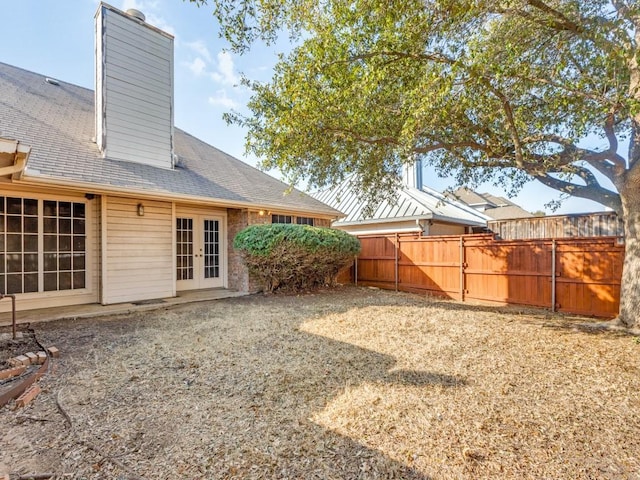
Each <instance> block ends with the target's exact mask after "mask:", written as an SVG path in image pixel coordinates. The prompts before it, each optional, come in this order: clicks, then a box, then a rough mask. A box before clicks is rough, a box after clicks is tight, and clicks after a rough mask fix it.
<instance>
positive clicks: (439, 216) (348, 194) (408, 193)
mask: <svg viewBox="0 0 640 480" xmlns="http://www.w3.org/2000/svg"><path fill="white" fill-rule="evenodd" d="M350 183H351V180H350V179H347V180H345V181H344V182H342V183H341V184H340V185H338V186H336V187H334V188H330V189H328V190H324V191H322V192H318V193H315V194H313V196H314V197H315V198H317V199H318V200H320V201H321V202H324V203H326V204H327V205H330V206H331V207H333V208H335V209H338V210H341V211H342V212H344V213H345V215H346V216H345V217H344V218H342V219H340V220H339V221H336V222H334V223H333V225H334V226H347V225H356V224H359V225H362V224H374V223H384V222H392V221H398V220H412V219H416V220H422V219H425V220H439V221H442V222H449V223H457V224H461V225H472V226H485V225H486V223H487V220H489V219H490V218H489V217H487V216H486V215H483V214H482V213H480V212H478V211H477V210H474V209H473V208H471V207H469V206H467V205H464V204H463V203H461V202H457V201H455V200H452V199H449V198H446V197H445V196H444V195H442V194H441V193H439V192H437V191H435V190H433V189H431V188H428V187H423V189H422V190H418V189H416V188H413V187H409V186H401V187H400V188H398V190H397V191H396V192H395V193H394V195H393V196H392V199H391V200H384V201H382V202H381V203H380V204H379V205H377V206H375V208H374V209H373V213H372V214H371V215H368V216H367V215H365V213H364V212H365V206H366V204H365V202H364V201H362V200H360V199H359V198H358V196H357V195H356V193H355V192H354V190H353V189H352V188H351V187H350Z"/></svg>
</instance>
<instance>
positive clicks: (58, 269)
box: [0, 197, 86, 293]
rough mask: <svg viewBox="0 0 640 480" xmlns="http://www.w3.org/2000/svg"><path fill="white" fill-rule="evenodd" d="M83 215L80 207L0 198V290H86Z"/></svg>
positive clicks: (68, 204) (78, 204) (46, 201)
mask: <svg viewBox="0 0 640 480" xmlns="http://www.w3.org/2000/svg"><path fill="white" fill-rule="evenodd" d="M85 217H86V214H85V204H84V203H75V202H58V201H51V200H44V201H43V200H37V199H33V198H18V197H0V292H1V293H30V292H43V291H56V290H74V289H78V288H85V281H86V225H85V222H86V218H85ZM39 252H43V254H42V257H39Z"/></svg>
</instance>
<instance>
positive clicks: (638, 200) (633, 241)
mask: <svg viewBox="0 0 640 480" xmlns="http://www.w3.org/2000/svg"><path fill="white" fill-rule="evenodd" d="M634 170H636V172H634V173H636V175H629V177H628V178H627V181H626V182H625V186H624V188H623V189H621V191H620V198H621V200H622V210H623V219H624V229H625V239H624V240H625V254H624V264H623V266H622V285H621V286H620V314H619V316H618V321H619V323H620V324H621V325H623V326H624V327H627V328H638V327H640V178H639V177H640V175H638V174H637V173H638V172H637V170H638V169H634ZM627 173H628V174H630V173H631V172H630V171H629V172H627Z"/></svg>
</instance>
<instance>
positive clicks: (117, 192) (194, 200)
mask: <svg viewBox="0 0 640 480" xmlns="http://www.w3.org/2000/svg"><path fill="white" fill-rule="evenodd" d="M69 181H70V182H73V184H64V183H60V180H59V179H58V178H55V177H45V176H40V175H38V176H35V175H33V174H32V175H29V176H28V177H26V178H21V179H20V181H19V182H15V185H25V186H56V187H58V188H60V189H63V190H68V191H72V192H78V193H87V192H89V193H95V194H97V195H113V196H119V197H129V198H131V197H137V198H140V199H145V200H165V201H175V202H184V203H191V204H200V205H203V204H206V205H210V206H217V207H224V208H247V209H250V210H273V211H277V212H283V213H289V212H291V213H294V214H307V215H310V216H315V217H318V218H326V219H329V220H334V219H336V218H340V217H341V216H343V214H342V213H341V212H339V211H337V210H336V211H334V212H326V211H324V212H323V211H318V210H310V209H308V208H304V207H300V208H296V209H295V210H292V209H291V207H290V206H284V205H278V204H269V203H256V202H250V201H246V200H244V201H243V200H224V199H215V198H207V197H197V196H193V195H181V194H177V193H167V192H161V191H160V192H158V191H150V190H132V189H130V188H125V187H106V188H105V187H104V186H101V185H98V184H95V183H89V182H78V181H76V180H73V179H69ZM312 198H313V197H312Z"/></svg>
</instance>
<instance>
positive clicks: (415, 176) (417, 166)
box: [402, 159, 423, 190]
mask: <svg viewBox="0 0 640 480" xmlns="http://www.w3.org/2000/svg"><path fill="white" fill-rule="evenodd" d="M402 183H403V184H404V185H405V186H407V187H412V188H417V189H418V190H422V186H423V184H422V160H420V159H417V160H414V161H413V162H411V163H405V164H404V165H403V166H402Z"/></svg>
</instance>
